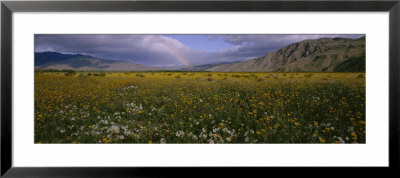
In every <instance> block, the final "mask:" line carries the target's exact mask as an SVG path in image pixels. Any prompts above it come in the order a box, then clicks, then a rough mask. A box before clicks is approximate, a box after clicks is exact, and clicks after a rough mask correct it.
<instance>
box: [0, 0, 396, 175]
mask: <svg viewBox="0 0 400 178" xmlns="http://www.w3.org/2000/svg"><path fill="white" fill-rule="evenodd" d="M126 11H160V12H185V11H192V12H193V11H201V12H212V11H214V12H215V11H225V12H235V11H248V12H255V11H258V12H263V11H271V12H280V11H286V12H287V11H289V12H292V11H295V12H315V11H323V12H325V11H327V12H330V11H331V12H342V11H343V12H389V24H390V25H389V66H388V67H389V108H388V109H389V167H388V168H382V167H381V168H378V169H382V170H384V171H388V170H397V169H398V168H399V160H400V157H399V135H400V129H399V118H400V117H399V116H400V115H399V114H400V112H399V111H400V106H399V101H400V86H399V80H400V77H399V76H400V35H399V34H400V23H399V22H400V1H399V0H395V1H374V0H372V1H304V0H303V1H2V2H1V175H2V176H6V177H64V176H65V177H130V176H148V175H152V176H165V175H179V174H180V172H181V171H180V170H177V169H178V168H165V167H164V168H160V167H158V168H154V167H153V168H138V167H135V168H131V167H106V168H104V167H90V168H87V167H85V168H84V167H75V168H65V167H63V168H19V167H13V166H12V102H13V101H12V61H13V60H12V59H13V58H12V43H13V42H12V31H13V29H12V18H13V12H126ZM184 169H185V172H192V174H196V175H199V174H202V173H203V174H208V173H207V172H208V171H213V170H214V168H202V169H200V170H199V169H198V168H184ZM203 169H208V170H207V171H205V170H203ZM222 169H227V168H222ZM292 169H293V168H292ZM364 170H376V169H369V168H367V169H364ZM225 171H227V170H218V172H220V173H223V172H225ZM241 171H243V170H242V168H235V169H230V170H229V172H230V173H229V174H232V173H234V174H235V173H236V172H241ZM251 171H252V173H260V172H264V171H265V170H264V169H259V168H258V169H257V168H256V169H253V170H251ZM281 171H283V170H281ZM301 172H302V173H305V172H306V171H301ZM307 172H308V171H307ZM329 172H330V173H329V174H332V172H333V171H329ZM217 174H219V173H217Z"/></svg>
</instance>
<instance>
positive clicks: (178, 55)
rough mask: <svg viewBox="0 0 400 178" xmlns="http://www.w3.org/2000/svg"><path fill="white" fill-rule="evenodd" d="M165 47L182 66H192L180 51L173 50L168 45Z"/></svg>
mask: <svg viewBox="0 0 400 178" xmlns="http://www.w3.org/2000/svg"><path fill="white" fill-rule="evenodd" d="M164 46H165V49H166V50H167V51H168V53H169V54H171V55H172V56H174V57H175V58H177V59H178V60H179V61H180V62H181V63H182V64H184V65H186V66H190V62H189V60H188V59H187V58H186V57H185V56H184V55H183V54H181V52H180V51H178V50H177V49H174V48H171V47H169V46H168V45H164Z"/></svg>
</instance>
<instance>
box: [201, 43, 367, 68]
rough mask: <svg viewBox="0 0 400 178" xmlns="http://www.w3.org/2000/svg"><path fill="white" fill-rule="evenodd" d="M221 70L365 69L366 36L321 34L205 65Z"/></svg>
mask: <svg viewBox="0 0 400 178" xmlns="http://www.w3.org/2000/svg"><path fill="white" fill-rule="evenodd" d="M206 70H207V71H220V72H228V71H229V72H365V36H364V37H361V38H358V39H347V38H321V39H317V40H304V41H301V42H297V43H293V44H290V45H288V46H285V47H283V48H281V49H279V50H277V51H275V52H271V53H268V54H267V55H265V56H262V57H258V58H255V59H251V60H248V61H245V62H241V63H233V64H224V65H217V66H214V67H211V68H208V69H206Z"/></svg>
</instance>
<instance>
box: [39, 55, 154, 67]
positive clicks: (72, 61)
mask: <svg viewBox="0 0 400 178" xmlns="http://www.w3.org/2000/svg"><path fill="white" fill-rule="evenodd" d="M35 69H57V70H64V69H68V70H78V71H150V70H161V68H158V67H153V66H145V65H138V64H133V63H131V62H129V61H122V60H107V59H99V58H96V57H93V56H88V55H82V54H61V53H57V52H42V53H35Z"/></svg>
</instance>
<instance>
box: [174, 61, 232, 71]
mask: <svg viewBox="0 0 400 178" xmlns="http://www.w3.org/2000/svg"><path fill="white" fill-rule="evenodd" d="M238 62H240V61H236V62H217V63H210V64H202V65H196V66H192V67H181V68H179V70H185V71H207V70H208V69H210V68H213V67H215V66H219V65H224V64H234V63H238Z"/></svg>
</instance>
